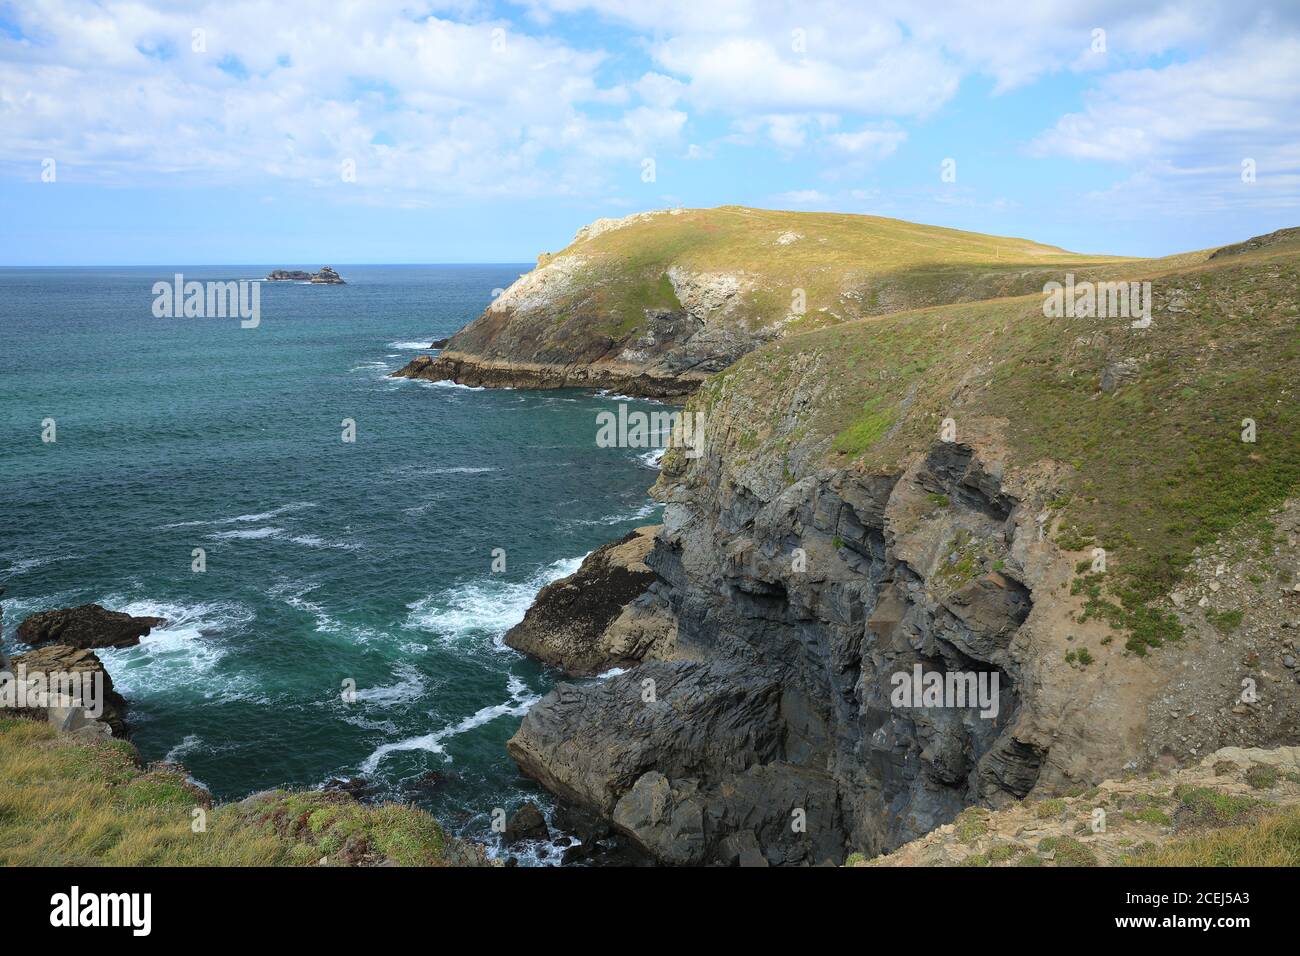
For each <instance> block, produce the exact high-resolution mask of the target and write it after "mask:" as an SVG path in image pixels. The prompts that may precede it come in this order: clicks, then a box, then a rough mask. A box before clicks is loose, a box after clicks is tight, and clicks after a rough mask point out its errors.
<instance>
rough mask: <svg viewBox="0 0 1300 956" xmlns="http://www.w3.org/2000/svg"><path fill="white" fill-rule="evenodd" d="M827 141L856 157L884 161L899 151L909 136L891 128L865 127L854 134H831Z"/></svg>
mask: <svg viewBox="0 0 1300 956" xmlns="http://www.w3.org/2000/svg"><path fill="white" fill-rule="evenodd" d="M825 139H826V142H827V143H829V144H830V145H831V146H834V147H835V148H836V149H839V150H842V151H843V152H846V153H851V154H852V155H854V156H860V157H863V158H871V159H884V158H885V157H886V156H889V155H891V154H892V153H893V152H894V151H895V150H896V149H898V147H899V145H900V144H901V143H902V142H903V141H904V140H906V139H907V134H906V133H905V132H903V131H902V130H900V129H896V128H890V127H882V128H879V129H875V128H871V127H864V128H862V129H860V130H857V131H855V132H852V133H831V134H829V135H828V136H826V137H825Z"/></svg>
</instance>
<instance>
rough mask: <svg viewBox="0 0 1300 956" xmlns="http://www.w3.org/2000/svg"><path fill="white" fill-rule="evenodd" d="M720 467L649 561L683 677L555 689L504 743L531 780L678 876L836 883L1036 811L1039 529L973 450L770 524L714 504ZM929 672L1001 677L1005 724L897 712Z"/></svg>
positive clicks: (734, 498)
mask: <svg viewBox="0 0 1300 956" xmlns="http://www.w3.org/2000/svg"><path fill="white" fill-rule="evenodd" d="M719 465H720V462H717V461H715V462H713V463H712V466H711V467H710V466H707V465H706V466H705V468H706V473H705V474H704V475H700V476H696V479H697V480H695V481H693V482H692V484H691V485H690V487H689V488H687V487H681V486H679V487H678V488H677V489H676V495H677V497H676V500H671V499H672V498H673V497H674V496H673V495H672V494H670V495H669V497H670V504H669V505H668V508H667V511H666V514H665V527H664V529H663V530H662V531H661V532H660V533H659V536H658V538H657V540H656V543H655V549H654V550H653V552H651V554H650V555H649V556H648V557H647V563H648V564H649V565H650V566H651V567H652V568H653V569H654V571H655V572H656V574H657V575H658V578H659V582H660V586H659V588H658V589H657V591H658V593H657V595H655V597H656V598H657V599H659V600H663V601H665V602H666V603H667V604H668V605H669V606H670V608H671V612H672V617H673V619H674V621H675V624H676V629H677V648H676V651H677V653H676V655H675V656H677V657H678V658H684V659H675V660H670V661H659V660H656V661H652V662H649V663H644V664H642V665H641V666H639V667H636V668H635V669H633V670H631V671H629V672H627V673H626V674H623V675H620V676H617V677H614V678H612V679H610V680H608V681H604V682H602V683H599V684H596V685H587V686H577V685H561V686H560V687H558V688H557V689H556V690H555V691H553V692H552V693H551V694H550V695H548V696H547V697H546V698H544V699H543V700H542V701H541V702H540V703H539V704H537V705H536V706H535V707H534V708H533V709H532V710H531V711H530V712H529V714H528V715H527V716H526V717H525V719H524V721H523V724H522V725H521V727H520V729H519V732H518V733H517V734H516V736H515V737H514V738H513V739H512V740H511V741H510V743H509V749H510V753H511V754H512V756H514V757H515V759H516V761H517V762H518V763H519V765H520V766H521V768H522V769H524V771H525V772H527V773H529V774H530V775H532V776H534V777H536V778H537V779H538V780H539V781H541V782H542V783H543V785H545V786H546V787H547V788H548V789H551V790H552V791H554V792H555V793H557V794H559V795H560V796H562V797H563V798H565V799H567V800H571V801H575V802H577V803H579V804H582V805H584V806H587V807H590V808H593V809H596V810H598V811H599V812H601V813H602V814H604V815H606V816H607V817H609V818H610V819H612V821H613V822H614V823H615V825H616V826H617V827H618V828H619V829H620V830H622V831H623V832H624V833H626V834H628V835H629V836H630V837H632V838H633V839H634V840H635V841H636V842H637V843H638V844H639V845H640V846H641V847H642V848H643V849H645V850H646V851H647V852H650V853H651V854H653V855H655V856H656V857H657V858H658V859H660V860H662V861H665V862H672V863H679V864H699V863H711V862H724V863H725V862H739V861H740V860H741V858H742V856H744V855H745V854H748V858H749V860H750V862H752V863H756V862H757V857H755V855H754V854H755V853H757V854H758V857H761V858H762V859H763V860H766V861H767V862H768V863H771V864H798V863H806V864H815V863H822V862H826V861H828V860H829V861H833V862H840V861H842V860H843V858H844V856H845V854H846V853H847V852H848V851H849V850H850V849H851V848H854V847H863V846H869V847H875V848H880V849H885V848H889V847H892V846H896V845H898V844H899V843H901V842H904V841H906V840H908V839H912V838H914V837H915V836H918V835H920V834H922V833H924V832H926V831H928V830H929V829H931V828H933V827H934V826H936V825H938V824H939V823H942V822H943V821H945V820H948V819H951V818H952V816H953V815H955V814H956V813H957V812H958V811H959V810H960V809H961V808H962V807H964V806H966V805H968V804H970V803H972V802H975V801H986V802H998V801H1006V800H1013V799H1019V798H1021V797H1023V796H1024V795H1025V794H1026V793H1028V792H1029V790H1030V789H1031V788H1032V787H1033V785H1034V783H1035V781H1036V779H1037V776H1038V771H1039V768H1040V765H1041V763H1042V758H1043V747H1042V745H1041V742H1039V741H1035V740H1022V739H1019V738H1018V737H1017V734H1016V730H1015V724H1016V717H1017V710H1018V707H1019V689H1018V683H1019V680H1020V677H1021V663H1022V662H1021V660H1020V659H1019V658H1018V656H1017V655H1016V654H1015V653H1013V652H1012V651H1011V649H1010V648H1011V644H1012V640H1013V638H1014V637H1015V635H1016V633H1017V631H1018V629H1019V627H1020V625H1021V624H1022V623H1023V622H1024V621H1025V619H1026V618H1027V616H1028V614H1029V612H1030V610H1031V608H1032V596H1031V592H1030V589H1029V588H1028V587H1027V586H1026V584H1024V583H1023V582H1022V581H1021V580H1020V579H1018V578H1017V577H1016V571H1017V570H1018V565H1017V562H1016V561H1015V559H1014V558H1013V556H1012V553H1011V552H1012V548H1011V542H1012V541H1014V540H1015V538H1016V536H1017V534H1022V533H1024V532H1023V522H1024V514H1023V509H1021V508H1019V502H1018V500H1017V499H1016V498H1015V497H1014V496H1012V495H1010V494H1008V493H1007V492H1006V491H1004V490H1003V489H1002V488H1001V486H1000V483H999V481H998V479H997V478H996V477H995V476H994V475H993V474H991V473H990V472H989V471H988V470H986V467H985V464H984V463H982V462H981V461H980V460H978V459H977V457H976V455H975V453H974V450H973V449H971V448H969V447H967V446H963V445H955V444H954V445H940V446H938V447H936V448H935V449H934V451H933V452H932V453H931V454H930V455H929V456H927V457H926V458H925V459H923V460H922V461H919V462H917V463H916V464H915V465H914V466H913V467H912V468H910V469H909V470H908V471H906V472H905V473H903V474H898V475H879V474H862V473H856V472H853V471H851V470H842V471H835V470H830V471H825V472H822V473H820V474H818V475H816V476H812V477H809V478H807V479H805V480H803V481H800V482H796V483H795V484H793V485H791V486H789V487H788V488H786V489H785V490H784V491H783V492H782V493H781V494H779V495H777V496H776V497H775V498H774V499H773V500H770V501H766V502H764V501H761V500H759V499H757V498H755V497H754V496H753V495H752V494H748V493H746V492H745V491H744V489H742V488H738V487H717V486H715V485H714V484H713V483H714V482H718V481H720V479H721V476H720V473H719V471H718V470H716V469H718V466H719ZM723 484H724V485H725V483H723ZM932 488H933V489H942V490H944V491H945V492H946V493H947V494H948V495H949V496H950V500H951V501H953V502H954V504H952V505H951V506H950V507H947V508H944V509H941V510H938V511H937V510H936V509H934V508H933V506H932V505H931V504H930V502H929V498H928V496H929V495H930V494H933V493H935V492H932V491H930V490H929V489H932ZM957 542H961V543H960V544H957ZM795 549H801V551H802V553H800V552H799V551H796V550H795ZM972 555H978V557H977V558H972ZM998 562H1001V564H1000V568H1001V570H998V571H994V570H992V567H993V565H994V564H997V563H998ZM918 664H919V665H921V666H922V668H923V669H924V670H926V671H937V672H941V673H947V672H982V673H984V674H986V675H993V674H996V675H997V677H998V680H999V685H998V686H999V690H1000V693H999V699H998V707H997V712H996V714H993V715H990V716H987V717H980V716H979V714H978V713H977V712H976V711H974V710H971V709H966V708H951V709H949V708H922V707H917V708H899V707H896V706H893V705H891V701H890V698H889V695H890V689H891V677H892V675H894V674H911V673H912V671H913V669H914V667H915V666H916V665H918Z"/></svg>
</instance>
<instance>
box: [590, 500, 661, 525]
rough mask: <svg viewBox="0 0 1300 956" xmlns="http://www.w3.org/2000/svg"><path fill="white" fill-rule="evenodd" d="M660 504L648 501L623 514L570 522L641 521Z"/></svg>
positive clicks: (600, 523)
mask: <svg viewBox="0 0 1300 956" xmlns="http://www.w3.org/2000/svg"><path fill="white" fill-rule="evenodd" d="M658 507H659V504H658V503H657V502H654V501H650V502H647V503H646V504H644V505H642V506H641V507H639V508H635V509H633V510H632V511H626V512H623V513H622V514H613V515H605V516H604V517H603V518H595V519H592V518H573V519H572V520H570V522H569V524H581V525H605V524H622V523H623V522H625V521H640V520H641V519H643V518H649V517H650V516H651V515H653V514H654V513H655V509H656V508H658Z"/></svg>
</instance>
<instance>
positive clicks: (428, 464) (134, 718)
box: [0, 263, 657, 839]
mask: <svg viewBox="0 0 1300 956" xmlns="http://www.w3.org/2000/svg"><path fill="white" fill-rule="evenodd" d="M275 265H276V266H282V265H284V264H283V263H277V264H275ZM270 268H271V266H221V267H195V266H191V267H184V268H176V267H160V268H118V269H113V268H105V269H73V270H64V269H37V270H30V269H29V270H24V269H0V339H2V343H0V585H3V586H4V587H5V589H6V593H5V595H4V598H3V604H4V611H5V614H4V635H5V640H6V646H7V648H8V649H9V650H10V651H11V652H12V651H14V650H18V649H21V648H20V647H18V646H16V645H15V643H14V638H13V632H14V628H15V626H16V624H17V623H18V621H19V620H21V619H22V618H23V617H24V616H25V615H27V614H29V613H32V612H34V611H37V610H42V609H46V608H52V607H63V606H68V605H73V604H81V603H85V602H88V601H93V602H97V603H100V604H103V605H105V606H107V607H109V608H113V609H117V610H125V611H129V612H130V613H133V614H152V615H158V616H161V617H165V618H167V620H168V621H169V624H168V626H167V627H165V628H161V629H157V630H155V631H154V633H153V634H152V635H150V636H149V637H148V638H146V639H145V641H144V642H143V644H142V645H141V646H140V647H137V648H130V649H126V650H116V651H105V652H101V657H102V658H103V659H104V660H105V662H106V664H107V666H108V668H109V672H110V674H111V675H112V677H113V679H114V681H115V683H116V685H117V687H118V688H119V689H120V690H121V691H122V693H123V694H124V695H125V696H126V698H127V700H128V701H129V703H130V705H131V710H130V721H131V725H132V729H133V739H134V741H135V743H136V744H137V746H138V747H139V748H140V750H141V751H142V753H143V755H144V757H145V758H146V759H160V758H163V757H169V756H170V757H171V758H173V759H177V760H180V761H181V762H183V763H184V764H185V766H186V767H187V768H188V769H189V770H190V772H191V773H192V774H193V775H194V776H195V777H196V778H197V779H198V780H199V781H201V782H202V783H204V784H205V785H206V786H208V787H209V788H210V789H211V790H212V791H213V793H214V794H215V795H216V796H217V797H218V798H219V799H222V800H229V799H235V798H240V797H242V796H245V795H247V794H248V793H251V792H254V791H257V790H261V789H265V788H268V787H275V786H292V787H307V788H310V787H315V786H319V785H321V784H322V783H323V782H324V781H326V780H327V779H328V778H330V777H332V776H352V775H356V774H364V775H365V776H367V777H369V778H371V779H372V780H373V781H374V782H375V784H376V786H377V787H378V790H379V793H380V795H382V796H387V797H390V798H394V799H402V800H408V801H411V800H413V801H415V802H417V803H419V804H421V805H423V806H426V807H428V808H429V809H430V810H432V811H433V812H434V813H435V814H437V815H438V817H439V818H440V819H441V820H443V821H444V823H446V824H447V825H448V827H449V828H450V829H452V830H453V831H456V832H460V833H464V834H466V835H468V836H474V837H478V838H483V839H488V838H490V831H489V820H490V815H491V813H492V810H493V808H495V807H504V808H507V809H509V808H511V807H513V806H514V805H516V804H518V803H519V802H520V801H522V800H523V799H524V798H525V796H527V797H531V798H534V799H542V800H543V802H544V797H543V795H541V794H540V793H539V792H538V791H537V789H536V788H535V786H533V785H532V784H531V783H529V782H528V781H526V780H525V779H523V778H522V777H521V776H520V775H519V774H518V772H517V770H516V769H515V767H514V764H513V763H512V761H511V760H510V759H509V757H508V756H507V755H506V753H505V750H504V744H505V741H506V739H507V738H508V737H509V736H510V735H511V734H512V733H513V732H514V730H515V729H516V727H517V726H518V723H519V720H520V717H521V716H522V714H523V712H524V711H525V709H526V708H527V706H528V705H529V704H530V703H531V702H532V701H533V700H535V699H536V698H537V697H538V696H539V695H541V694H543V693H544V692H545V691H546V690H547V689H549V687H550V686H551V685H552V683H553V681H554V679H555V675H554V674H551V673H548V672H547V671H546V670H545V669H543V668H541V667H539V666H538V665H536V664H535V663H533V662H531V661H529V660H527V659H525V658H523V657H521V656H520V655H518V654H516V653H515V652H514V651H512V650H510V649H509V648H506V647H504V646H503V645H502V644H501V642H500V637H501V635H502V633H503V632H504V631H505V629H506V628H508V627H509V626H510V625H511V624H513V623H515V622H516V621H518V620H519V619H521V618H522V616H523V613H524V610H525V609H526V608H527V606H528V603H529V601H530V600H531V598H532V596H533V595H534V594H535V593H536V591H537V590H538V588H539V587H540V586H541V585H542V584H544V583H545V582H547V581H549V580H553V579H554V578H556V577H558V576H560V575H562V574H564V573H568V572H569V571H571V570H572V569H574V568H575V567H576V566H577V563H578V561H579V560H580V559H581V557H582V556H583V555H584V554H586V553H587V552H589V551H590V550H592V549H593V548H595V547H596V546H598V545H600V544H601V543H603V542H605V541H607V540H609V539H611V538H612V537H614V536H617V535H619V534H622V533H623V532H625V531H627V530H628V529H630V528H633V527H635V526H637V525H639V524H646V523H649V522H650V521H652V520H654V518H655V517H656V516H657V515H656V509H655V508H654V507H653V506H652V504H651V502H650V500H649V499H648V498H647V496H646V489H647V488H648V486H649V485H650V484H651V483H652V482H653V479H654V472H653V471H652V470H651V468H650V467H648V465H647V463H646V461H645V460H643V457H644V453H643V452H638V451H635V450H629V449H601V448H598V447H596V444H595V433H596V424H595V414H596V412H597V411H599V410H601V409H610V408H616V407H617V403H618V401H620V399H618V398H617V397H606V396H599V395H593V394H590V393H584V392H580V391H576V390H565V391H554V392H524V391H509V390H500V391H492V390H475V389H467V388H462V387H459V386H451V385H446V384H438V385H433V384H430V383H423V382H412V381H407V380H399V379H390V378H387V377H386V373H387V372H389V371H392V370H393V369H396V368H398V367H400V366H401V365H403V364H405V363H406V362H407V361H409V360H410V359H411V358H412V357H413V356H415V355H417V354H420V351H421V349H422V348H423V347H424V346H427V345H428V344H429V343H430V342H431V341H432V340H433V339H434V338H440V337H443V336H446V335H449V334H451V333H452V332H454V331H455V330H457V329H458V328H460V327H461V326H463V325H464V324H465V323H467V322H469V321H470V320H471V319H473V318H474V317H475V316H476V315H477V314H478V313H479V312H480V311H481V310H482V309H483V307H484V306H485V305H486V304H487V303H488V302H489V301H490V298H491V294H492V290H493V289H494V288H500V287H504V286H506V285H508V284H509V283H510V282H511V281H512V280H513V279H515V278H516V277H517V276H518V275H519V274H520V273H521V272H523V271H525V270H526V269H527V266H502V265H492V266H346V267H345V266H336V268H338V269H339V271H340V272H341V273H342V275H343V276H344V278H345V279H346V280H347V282H348V285H346V286H341V287H331V286H312V285H305V284H293V283H275V284H265V285H263V287H262V292H261V324H260V326H259V327H257V328H255V329H243V328H241V327H240V325H239V323H238V321H237V320H234V319H199V318H190V319H186V318H178V319H159V318H155V317H154V316H153V314H152V311H151V309H152V305H153V294H152V292H151V286H152V285H153V283H154V282H155V281H158V280H170V279H171V278H172V275H173V273H174V272H177V271H180V272H183V273H184V275H185V278H186V280H198V281H205V280H230V279H239V278H253V277H260V276H263V275H265V274H266V273H267V272H268V271H269V269H270ZM47 418H48V419H53V420H54V422H55V427H56V429H57V431H56V434H57V441H56V442H53V443H45V442H42V440H41V438H42V421H43V420H45V419H47ZM345 418H350V419H353V420H355V422H356V430H357V439H356V442H355V443H354V444H348V443H345V442H343V441H342V440H341V433H342V430H343V428H342V424H341V423H342V421H343V419H345ZM195 548H203V549H205V550H206V554H207V570H206V572H205V573H194V572H193V571H192V570H191V562H192V558H191V553H192V551H193V549H195ZM497 548H500V549H504V551H505V560H506V570H505V571H504V572H502V573H494V572H493V571H492V570H491V568H492V559H493V550H494V549H497ZM348 679H351V680H353V681H355V683H356V687H357V689H358V693H357V700H356V701H355V702H354V703H351V704H349V703H346V702H345V701H344V700H343V699H342V694H341V691H342V689H343V687H344V681H345V680H348ZM430 771H436V772H438V773H439V774H440V776H439V778H438V782H437V783H436V784H432V785H430V784H429V783H428V781H427V780H426V781H424V783H423V784H421V778H422V777H425V775H426V774H428V773H429V772H430Z"/></svg>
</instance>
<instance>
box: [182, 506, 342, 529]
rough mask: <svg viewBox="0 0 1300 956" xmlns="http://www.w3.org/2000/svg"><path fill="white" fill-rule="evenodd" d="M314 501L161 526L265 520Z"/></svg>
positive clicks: (290, 511) (304, 507)
mask: <svg viewBox="0 0 1300 956" xmlns="http://www.w3.org/2000/svg"><path fill="white" fill-rule="evenodd" d="M315 507H316V502H314V501H291V502H289V503H288V504H287V505H281V506H280V507H278V508H272V509H271V510H270V511H261V512H258V513H257V514H247V515H235V516H234V517H233V518H211V519H207V520H202V521H177V522H175V523H173V524H165V525H162V526H161V528H164V529H165V528H193V527H196V526H198V525H205V524H212V525H223V524H239V523H241V522H246V521H267V520H269V519H271V518H275V517H278V516H280V515H283V514H290V513H292V512H295V511H302V510H304V509H306V508H315Z"/></svg>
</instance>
